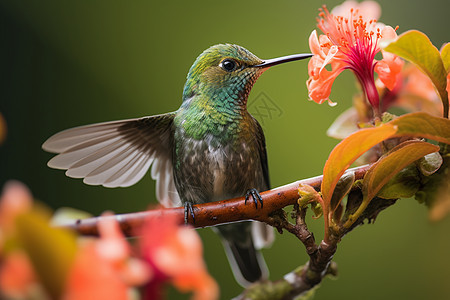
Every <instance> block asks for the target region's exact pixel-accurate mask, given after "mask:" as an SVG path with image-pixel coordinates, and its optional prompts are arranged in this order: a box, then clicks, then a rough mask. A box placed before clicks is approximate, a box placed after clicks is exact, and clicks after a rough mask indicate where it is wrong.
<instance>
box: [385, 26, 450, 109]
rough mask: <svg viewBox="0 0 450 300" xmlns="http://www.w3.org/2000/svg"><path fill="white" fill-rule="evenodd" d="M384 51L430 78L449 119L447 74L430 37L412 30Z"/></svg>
mask: <svg viewBox="0 0 450 300" xmlns="http://www.w3.org/2000/svg"><path fill="white" fill-rule="evenodd" d="M384 50H385V51H388V52H391V53H394V54H396V55H398V56H400V57H402V58H404V59H406V60H409V61H410V62H412V63H414V64H416V65H417V66H418V67H419V68H420V69H421V70H422V71H423V72H425V73H426V74H427V75H428V77H430V79H431V81H432V82H433V84H434V86H435V87H436V89H437V91H438V93H439V96H440V97H441V100H442V104H443V106H444V116H445V117H448V94H447V90H446V87H447V72H446V70H445V67H444V63H443V61H442V59H441V54H440V53H439V50H438V49H437V48H436V47H435V46H434V45H433V44H432V43H431V41H430V40H429V39H428V37H427V36H426V35H425V34H424V33H422V32H420V31H417V30H410V31H407V32H405V33H403V34H401V35H400V36H399V37H398V39H397V40H396V41H394V42H392V43H390V44H389V45H388V46H386V47H385V49H384ZM446 51H447V50H446Z"/></svg>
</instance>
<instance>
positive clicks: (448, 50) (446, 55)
mask: <svg viewBox="0 0 450 300" xmlns="http://www.w3.org/2000/svg"><path fill="white" fill-rule="evenodd" d="M441 58H442V62H443V63H444V67H445V70H446V71H447V74H448V73H450V43H447V44H445V45H444V46H443V47H442V49H441Z"/></svg>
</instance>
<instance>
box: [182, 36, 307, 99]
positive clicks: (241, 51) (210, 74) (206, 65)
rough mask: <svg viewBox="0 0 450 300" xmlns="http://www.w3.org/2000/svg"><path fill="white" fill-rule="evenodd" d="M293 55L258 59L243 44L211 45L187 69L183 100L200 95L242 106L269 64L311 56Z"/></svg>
mask: <svg viewBox="0 0 450 300" xmlns="http://www.w3.org/2000/svg"><path fill="white" fill-rule="evenodd" d="M311 56H312V54H295V55H289V56H283V57H279V58H274V59H269V60H262V59H260V58H258V57H257V56H256V55H254V54H253V53H251V52H250V51H248V50H247V49H245V48H244V47H241V46H238V45H233V44H219V45H215V46H212V47H210V48H208V49H206V50H205V51H203V53H202V54H200V56H199V57H197V59H196V60H195V62H194V64H193V65H192V66H191V69H190V70H189V73H188V76H187V80H186V84H185V86H184V91H183V101H186V100H187V99H190V98H192V97H193V96H195V95H204V96H206V97H204V98H206V99H211V101H216V102H217V101H219V102H220V103H230V104H235V105H240V106H244V107H245V106H246V103H247V97H248V94H249V93H250V90H251V88H252V87H253V85H254V84H255V82H256V80H257V79H258V77H259V76H260V75H261V74H262V73H263V72H264V71H265V70H267V69H268V68H269V67H271V66H274V65H277V64H280V63H284V62H288V61H294V60H300V59H304V58H308V57H311Z"/></svg>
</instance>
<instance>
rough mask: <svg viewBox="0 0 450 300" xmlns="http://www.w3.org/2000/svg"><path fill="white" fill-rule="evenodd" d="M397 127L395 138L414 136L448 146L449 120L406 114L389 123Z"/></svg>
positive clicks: (425, 115) (449, 137)
mask: <svg viewBox="0 0 450 300" xmlns="http://www.w3.org/2000/svg"><path fill="white" fill-rule="evenodd" d="M389 124H392V125H396V126H397V127H398V130H397V133H396V134H395V135H396V136H405V135H410V136H415V137H424V138H428V139H432V140H435V141H438V142H442V143H446V144H450V120H449V119H446V118H439V117H433V116H431V115H429V114H427V113H424V112H416V113H411V114H406V115H403V116H401V117H398V118H397V119H395V120H393V121H391V122H389Z"/></svg>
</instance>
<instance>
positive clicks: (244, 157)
mask: <svg viewBox="0 0 450 300" xmlns="http://www.w3.org/2000/svg"><path fill="white" fill-rule="evenodd" d="M247 114H248V113H247ZM248 116H249V117H250V119H251V121H252V122H253V121H255V122H256V120H254V119H253V118H251V116H250V115H248ZM244 118H245V117H244ZM246 121H247V120H241V121H240V122H229V123H228V124H221V123H217V124H212V125H213V126H214V128H212V129H210V130H208V129H207V130H205V131H204V133H203V134H201V135H198V134H197V135H196V134H192V133H190V132H189V131H188V130H186V127H185V126H183V125H185V124H186V122H189V120H183V121H181V122H179V123H177V122H175V123H176V124H178V126H176V128H175V133H174V144H175V145H174V146H175V147H174V153H173V157H174V163H173V166H174V179H175V186H176V187H177V191H178V193H179V195H180V198H181V200H182V201H190V202H192V203H203V202H210V201H218V200H223V199H227V198H232V197H239V196H243V195H244V194H245V192H246V191H247V190H248V189H250V188H256V189H258V190H265V189H267V186H266V184H265V181H264V176H263V171H262V165H261V157H260V156H261V153H260V151H259V148H258V140H257V139H256V135H254V134H253V131H254V130H256V124H252V123H247V122H246ZM242 122H244V123H242ZM209 125H211V124H209ZM201 126H202V124H200V123H199V124H197V127H198V128H200V127H201Z"/></svg>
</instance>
